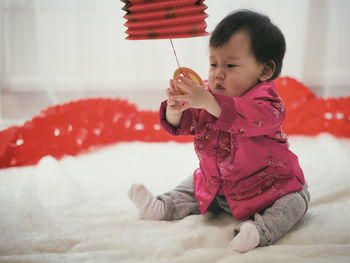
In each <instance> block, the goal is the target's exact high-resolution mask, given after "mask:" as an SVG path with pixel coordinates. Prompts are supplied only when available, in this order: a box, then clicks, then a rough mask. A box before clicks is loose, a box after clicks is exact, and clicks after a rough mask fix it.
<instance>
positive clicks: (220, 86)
mask: <svg viewBox="0 0 350 263" xmlns="http://www.w3.org/2000/svg"><path fill="white" fill-rule="evenodd" d="M215 89H217V90H224V89H225V88H224V87H223V86H222V85H221V84H216V87H215Z"/></svg>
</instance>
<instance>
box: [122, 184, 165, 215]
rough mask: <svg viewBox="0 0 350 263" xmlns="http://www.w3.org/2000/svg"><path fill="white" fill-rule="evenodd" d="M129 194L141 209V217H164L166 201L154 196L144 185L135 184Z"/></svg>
mask: <svg viewBox="0 0 350 263" xmlns="http://www.w3.org/2000/svg"><path fill="white" fill-rule="evenodd" d="M128 195H129V198H130V200H131V201H132V202H133V203H134V205H135V206H136V207H137V209H138V210H139V215H140V218H142V219H149V220H162V219H163V218H164V214H165V205H164V202H163V201H162V200H159V199H157V198H156V197H154V196H153V195H152V194H151V192H150V191H148V189H147V188H146V187H145V186H144V185H142V184H133V185H132V186H131V188H130V189H129V192H128Z"/></svg>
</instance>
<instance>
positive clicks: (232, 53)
mask: <svg viewBox="0 0 350 263" xmlns="http://www.w3.org/2000/svg"><path fill="white" fill-rule="evenodd" d="M209 60H210V69H209V78H208V81H209V88H210V89H211V90H212V91H213V92H214V93H217V94H223V95H228V96H231V97H239V96H241V95H242V94H244V93H245V92H246V91H248V90H249V89H251V88H252V87H254V86H255V85H256V84H258V82H259V77H260V75H261V73H262V70H263V65H262V64H259V63H258V62H257V61H256V59H255V57H254V55H253V53H252V51H251V47H250V39H249V36H248V34H247V33H246V32H244V31H240V32H237V33H235V34H234V35H233V36H232V37H231V39H230V41H229V42H228V43H227V44H225V45H224V46H222V47H219V48H213V47H210V58H209Z"/></svg>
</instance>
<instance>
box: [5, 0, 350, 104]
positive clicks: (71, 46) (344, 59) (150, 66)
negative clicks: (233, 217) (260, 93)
mask: <svg viewBox="0 0 350 263" xmlns="http://www.w3.org/2000/svg"><path fill="white" fill-rule="evenodd" d="M0 1H1V5H0V6H1V7H0V16H1V19H0V21H1V22H0V48H1V49H0V73H1V82H0V85H1V86H0V89H1V90H0V91H6V92H21V91H25V92H45V93H47V94H49V95H50V97H51V98H54V97H55V94H56V93H57V92H61V91H67V90H68V91H74V92H77V93H79V92H81V93H83V92H84V91H86V90H93V89H94V90H96V89H98V90H101V91H102V90H113V91H115V90H161V91H160V92H163V90H164V89H165V87H167V85H168V79H169V78H171V76H172V72H173V71H174V70H175V69H176V67H177V65H176V60H175V58H174V55H173V52H172V50H171V45H170V43H169V40H144V41H129V40H125V36H126V35H125V33H124V32H125V29H126V28H125V27H124V26H123V24H124V23H125V20H124V19H123V15H124V14H125V12H124V11H122V10H121V8H122V7H123V6H124V4H123V3H122V2H121V1H119V0H0ZM205 4H206V5H207V6H208V9H207V13H208V14H209V17H208V18H207V19H206V22H207V24H208V31H209V32H210V31H212V30H213V29H214V27H215V25H216V24H217V23H218V22H219V21H220V19H222V18H223V17H224V16H225V15H226V14H227V13H229V12H230V11H232V10H235V9H238V8H253V9H255V10H257V11H261V12H263V13H266V14H267V15H269V16H270V17H271V19H272V21H273V22H274V23H276V24H277V25H278V26H279V27H280V28H281V30H282V31H283V32H284V34H285V37H286V40H287V53H286V57H285V61H284V68H283V71H282V75H288V76H291V77H295V78H297V79H298V80H300V81H302V82H304V83H305V84H307V85H310V86H311V87H312V88H314V89H315V91H316V93H317V94H318V95H323V96H332V95H349V89H348V83H349V81H350V52H349V51H348V50H349V46H350V42H349V40H350V31H349V29H348V25H349V24H350V18H349V16H348V14H349V13H350V1H348V0H308V1H306V0H293V1H289V0H251V1H248V0H234V1H233V0H206V1H205ZM174 44H175V48H176V51H177V54H178V57H179V60H180V63H181V65H182V66H187V67H191V68H193V69H194V70H196V71H197V72H198V73H199V74H200V75H201V76H202V77H203V78H204V79H205V78H206V77H207V72H208V58H207V55H208V38H207V37H201V38H191V39H176V40H174ZM0 93H1V92H0ZM0 101H1V98H0ZM52 102H53V103H54V102H55V101H54V99H53V101H52ZM0 106H1V105H0ZM0 108H1V107H0Z"/></svg>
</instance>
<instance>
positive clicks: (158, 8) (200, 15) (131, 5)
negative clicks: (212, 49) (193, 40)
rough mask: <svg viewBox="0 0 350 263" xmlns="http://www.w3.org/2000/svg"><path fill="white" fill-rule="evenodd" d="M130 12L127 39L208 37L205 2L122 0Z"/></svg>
mask: <svg viewBox="0 0 350 263" xmlns="http://www.w3.org/2000/svg"><path fill="white" fill-rule="evenodd" d="M121 1H122V2H124V3H125V6H124V7H123V10H124V11H126V12H127V13H126V15H124V18H125V19H126V20H127V22H126V23H125V24H124V25H125V26H126V27H127V28H128V29H127V30H126V33H127V34H128V37H127V39H133V40H136V39H164V38H186V37H195V36H205V35H208V33H207V32H206V31H205V29H206V27H207V24H206V23H205V21H204V19H205V18H206V17H208V15H207V14H206V13H205V12H204V10H206V9H207V6H206V5H204V4H203V2H204V0H181V1H179V0H121Z"/></svg>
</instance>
